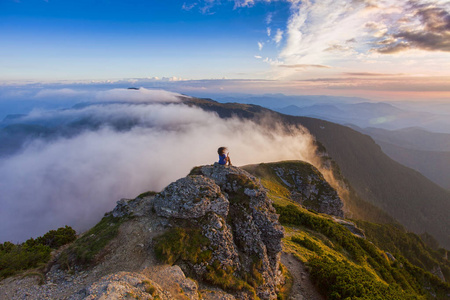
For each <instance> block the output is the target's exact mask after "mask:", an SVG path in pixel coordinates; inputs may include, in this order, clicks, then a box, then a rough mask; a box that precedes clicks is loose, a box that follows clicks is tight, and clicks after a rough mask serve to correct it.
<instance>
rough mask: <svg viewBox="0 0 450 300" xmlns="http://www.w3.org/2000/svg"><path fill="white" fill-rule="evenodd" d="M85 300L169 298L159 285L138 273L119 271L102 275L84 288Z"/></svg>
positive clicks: (163, 299)
mask: <svg viewBox="0 0 450 300" xmlns="http://www.w3.org/2000/svg"><path fill="white" fill-rule="evenodd" d="M86 294H87V295H86V297H85V298H84V299H85V300H100V299H133V298H134V299H146V300H151V299H162V300H166V299H167V300H169V299H170V298H169V297H167V296H166V295H165V294H164V293H163V290H162V289H161V287H160V286H159V285H157V284H156V283H154V282H151V281H150V280H149V279H148V278H147V277H145V276H144V275H142V274H138V273H131V272H119V273H115V274H111V275H107V276H104V277H103V278H101V279H100V280H99V281H97V282H95V283H93V284H92V285H91V286H90V287H88V288H87V290H86Z"/></svg>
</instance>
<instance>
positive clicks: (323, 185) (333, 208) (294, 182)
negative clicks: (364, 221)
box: [244, 161, 344, 217]
mask: <svg viewBox="0 0 450 300" xmlns="http://www.w3.org/2000/svg"><path fill="white" fill-rule="evenodd" d="M244 168H245V169H247V170H249V171H250V172H251V173H253V174H257V175H258V176H260V177H262V178H268V179H269V180H273V181H276V182H277V183H278V184H281V185H282V186H284V187H285V188H287V189H288V190H289V192H290V198H291V199H292V200H294V201H295V202H298V203H299V204H301V205H303V206H304V207H306V208H307V209H313V210H315V211H317V212H319V213H324V214H328V215H334V216H338V217H344V212H343V210H342V208H343V206H344V203H343V202H342V200H341V199H340V198H339V196H338V194H337V192H336V190H335V189H333V187H331V185H330V184H329V183H328V182H327V181H326V180H325V178H324V177H323V175H322V174H321V173H320V171H319V170H318V169H317V168H315V167H314V166H313V165H311V164H309V163H306V162H303V161H284V162H278V163H269V164H260V165H252V166H246V167H244Z"/></svg>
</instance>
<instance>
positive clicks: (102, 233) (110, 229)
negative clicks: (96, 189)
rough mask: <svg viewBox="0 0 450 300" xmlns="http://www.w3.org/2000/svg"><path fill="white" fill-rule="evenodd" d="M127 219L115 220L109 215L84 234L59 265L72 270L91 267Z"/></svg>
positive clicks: (67, 250) (67, 251) (61, 258)
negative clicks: (78, 266) (75, 267)
mask: <svg viewBox="0 0 450 300" xmlns="http://www.w3.org/2000/svg"><path fill="white" fill-rule="evenodd" d="M126 219H127V217H122V218H114V217H113V216H112V214H107V215H106V216H105V217H103V218H102V219H101V221H100V222H99V223H97V225H95V226H94V227H92V228H91V229H90V230H89V231H87V232H86V233H85V234H83V236H82V237H80V238H79V239H78V240H76V241H75V242H74V243H73V244H72V245H71V246H70V247H69V248H68V249H66V250H65V251H64V252H63V253H62V254H61V256H60V258H59V263H60V264H61V265H62V266H63V267H65V268H68V269H70V268H71V267H72V266H74V265H80V266H85V267H87V266H89V265H90V264H92V263H95V258H96V256H97V255H98V254H100V252H101V251H102V250H103V249H104V248H105V246H106V245H107V244H108V243H109V242H110V241H111V240H112V239H113V238H115V237H116V236H117V234H118V233H119V227H120V225H121V224H122V223H123V222H124V221H125V220H126Z"/></svg>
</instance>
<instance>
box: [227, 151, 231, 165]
mask: <svg viewBox="0 0 450 300" xmlns="http://www.w3.org/2000/svg"><path fill="white" fill-rule="evenodd" d="M227 162H228V165H229V166H231V158H230V153H227Z"/></svg>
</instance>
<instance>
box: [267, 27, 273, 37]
mask: <svg viewBox="0 0 450 300" xmlns="http://www.w3.org/2000/svg"><path fill="white" fill-rule="evenodd" d="M271 33H272V29H271V28H270V27H267V36H268V37H270V35H271Z"/></svg>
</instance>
